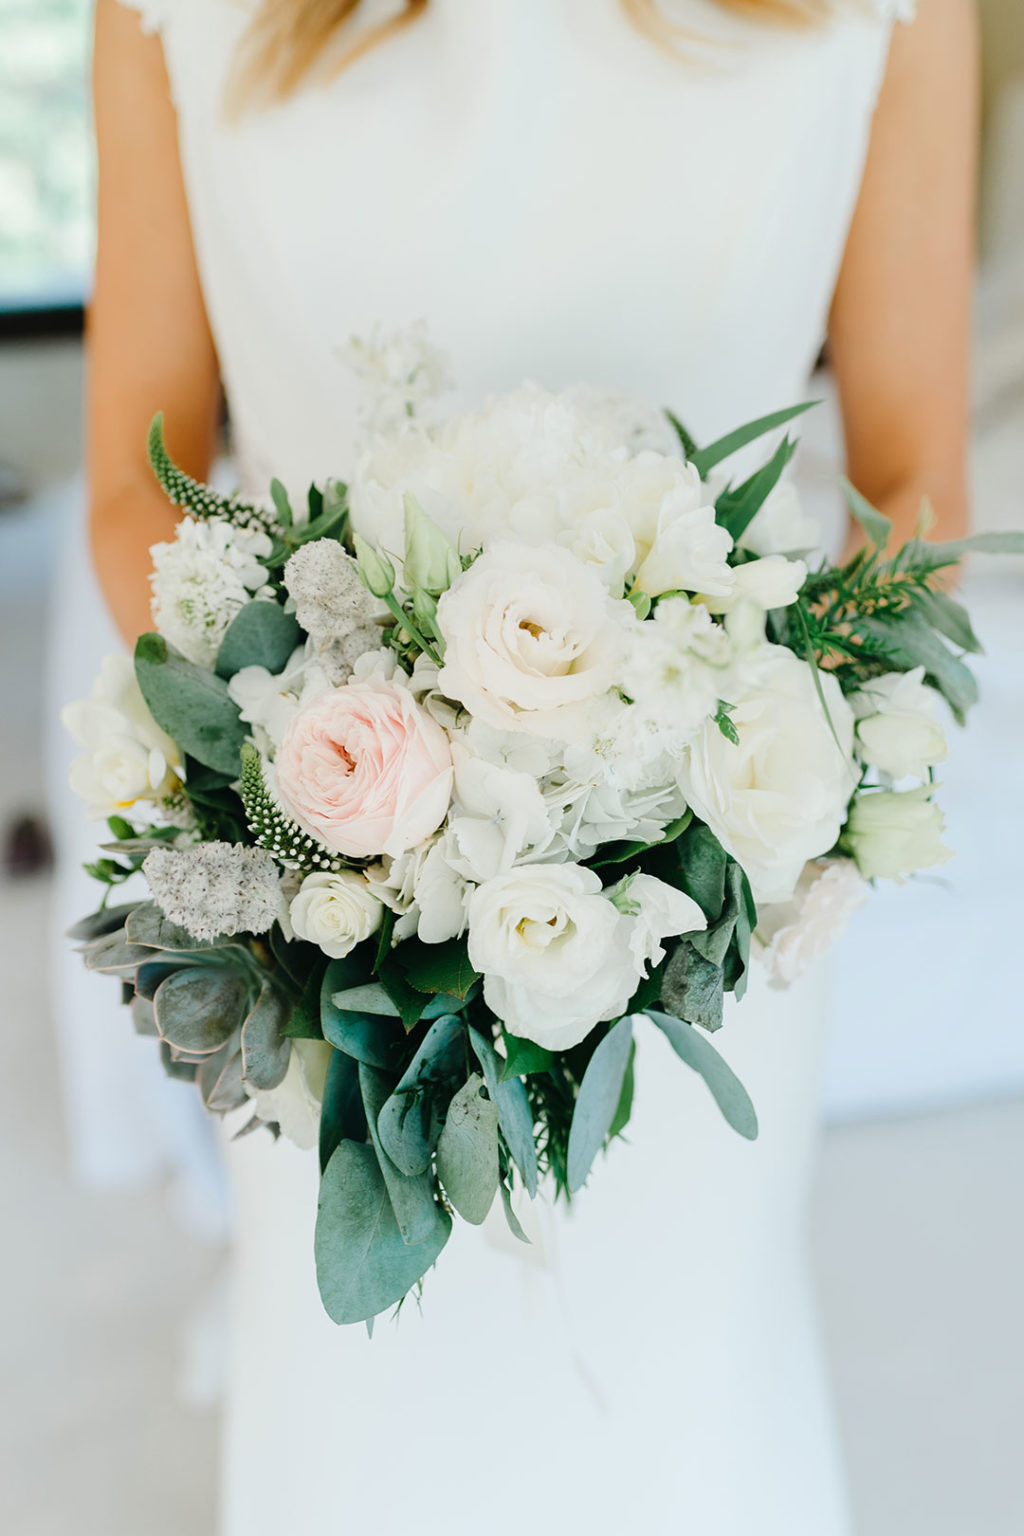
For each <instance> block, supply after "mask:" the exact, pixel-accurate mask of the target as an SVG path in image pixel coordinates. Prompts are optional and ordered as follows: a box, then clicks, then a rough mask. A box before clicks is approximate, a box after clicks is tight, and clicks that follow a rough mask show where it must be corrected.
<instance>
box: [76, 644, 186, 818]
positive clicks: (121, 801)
mask: <svg viewBox="0 0 1024 1536" xmlns="http://www.w3.org/2000/svg"><path fill="white" fill-rule="evenodd" d="M61 720H62V721H63V723H64V725H65V727H66V728H67V730H68V731H70V733H71V735H72V736H73V737H74V739H75V741H76V742H77V743H78V745H79V746H80V747H81V748H82V749H83V750H82V753H81V756H79V757H76V758H75V760H74V762H73V763H72V764H71V788H72V789H73V790H74V792H75V794H76V795H80V796H81V798H82V799H83V800H84V801H85V802H86V805H87V806H88V814H89V816H90V817H91V818H92V819H93V820H94V821H101V820H106V818H107V817H108V816H114V815H117V814H123V813H124V812H125V811H127V810H130V808H131V807H132V806H133V805H135V804H136V803H137V802H138V801H140V800H144V801H153V802H155V803H159V802H160V801H161V800H166V799H167V798H168V797H169V796H170V795H173V794H174V793H175V791H176V790H177V789H178V788H179V777H180V776H181V775H182V773H183V772H184V770H183V766H182V756H181V752H180V751H179V749H178V747H177V745H176V744H175V743H174V742H173V741H172V740H171V738H170V737H169V736H168V735H167V734H166V733H165V732H164V731H162V730H161V729H160V727H159V726H158V725H157V723H156V721H155V720H154V719H153V716H152V715H151V714H150V712H149V708H148V706H147V704H146V701H145V699H144V698H143V697H142V691H141V689H140V688H139V684H138V681H137V679H136V677H135V668H134V666H133V665H132V663H131V661H130V660H129V658H128V657H127V656H121V655H115V656H106V657H104V659H103V663H102V665H101V667H100V674H99V677H98V678H97V679H96V682H95V683H94V685H93V690H92V693H91V694H90V695H89V697H88V698H87V699H80V700H77V701H76V702H75V703H74V704H68V705H66V706H65V708H64V709H63V710H62V711H61Z"/></svg>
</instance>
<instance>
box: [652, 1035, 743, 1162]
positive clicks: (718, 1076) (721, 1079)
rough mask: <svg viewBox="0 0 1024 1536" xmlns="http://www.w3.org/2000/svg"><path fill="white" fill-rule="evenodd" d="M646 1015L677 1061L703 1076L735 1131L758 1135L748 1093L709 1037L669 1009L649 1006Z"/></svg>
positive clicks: (741, 1133)
mask: <svg viewBox="0 0 1024 1536" xmlns="http://www.w3.org/2000/svg"><path fill="white" fill-rule="evenodd" d="M647 1017H648V1018H649V1019H651V1020H653V1022H654V1023H655V1024H656V1025H657V1026H658V1028H659V1029H660V1030H661V1032H662V1034H663V1035H664V1036H665V1038H666V1039H667V1040H668V1042H669V1044H670V1045H671V1047H672V1049H673V1050H674V1051H675V1053H676V1055H677V1056H678V1057H679V1059H680V1061H685V1063H686V1065H687V1066H688V1067H692V1069H693V1070H694V1072H696V1073H697V1074H698V1075H699V1076H700V1077H702V1078H703V1079H704V1081H705V1083H706V1084H707V1086H708V1088H709V1089H710V1090H711V1094H712V1097H713V1098H714V1100H715V1103H716V1104H717V1105H718V1107H719V1109H720V1110H721V1111H722V1114H723V1115H724V1116H725V1118H726V1120H727V1121H728V1123H729V1124H730V1125H731V1126H732V1128H733V1130H734V1131H738V1132H739V1134H740V1135H741V1136H745V1137H746V1139H747V1140H748V1141H755V1140H756V1139H757V1115H756V1113H755V1112H754V1106H753V1104H752V1103H751V1101H750V1095H749V1094H748V1092H747V1090H746V1089H745V1088H744V1086H743V1084H742V1083H741V1082H740V1080H739V1078H738V1077H737V1076H736V1074H735V1072H734V1071H733V1070H732V1068H731V1067H730V1066H729V1065H728V1064H727V1063H726V1062H725V1061H723V1059H722V1057H721V1056H719V1054H718V1052H717V1051H716V1050H715V1048H714V1046H713V1045H712V1044H711V1043H710V1041H708V1040H706V1039H705V1038H704V1036H703V1035H702V1034H700V1033H698V1031H697V1030H696V1029H694V1028H693V1026H692V1025H691V1024H687V1023H686V1022H685V1021H684V1020H683V1019H677V1018H674V1017H673V1016H672V1014H668V1013H657V1012H654V1011H653V1010H649V1011H648V1013H647Z"/></svg>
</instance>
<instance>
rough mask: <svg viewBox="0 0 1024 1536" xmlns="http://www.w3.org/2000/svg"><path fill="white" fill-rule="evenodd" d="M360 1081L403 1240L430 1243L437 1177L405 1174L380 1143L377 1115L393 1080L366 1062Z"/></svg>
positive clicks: (371, 1138)
mask: <svg viewBox="0 0 1024 1536" xmlns="http://www.w3.org/2000/svg"><path fill="white" fill-rule="evenodd" d="M359 1084H360V1088H361V1090H362V1095H363V1108H364V1111H365V1113H366V1123H367V1126H368V1127H369V1131H370V1140H371V1142H372V1143H373V1150H374V1151H375V1152H376V1154H377V1163H378V1165H379V1167H380V1171H381V1173H382V1174H383V1176H384V1183H385V1185H386V1187H387V1192H388V1199H389V1200H390V1201H391V1209H392V1210H393V1211H394V1214H395V1220H396V1221H397V1223H398V1230H399V1231H400V1232H401V1234H402V1241H403V1242H404V1243H407V1244H409V1245H414V1244H416V1243H424V1242H429V1240H430V1237H431V1234H432V1233H433V1231H434V1230H435V1225H436V1222H437V1206H436V1204H435V1201H434V1177H433V1174H432V1173H431V1172H429V1171H428V1170H429V1163H428V1166H427V1169H424V1170H423V1171H422V1172H420V1173H417V1174H412V1175H410V1174H406V1173H404V1172H403V1171H402V1169H400V1168H399V1167H397V1166H396V1165H395V1163H393V1162H392V1161H391V1158H390V1157H389V1156H388V1154H387V1152H386V1151H385V1149H384V1147H383V1146H382V1144H381V1138H380V1132H379V1130H378V1117H379V1115H380V1112H381V1109H382V1108H383V1106H384V1104H385V1103H386V1101H387V1099H388V1097H389V1096H390V1093H391V1079H390V1078H388V1077H385V1076H384V1074H383V1073H381V1072H378V1071H377V1070H376V1068H374V1067H368V1066H366V1065H365V1064H364V1065H361V1066H360V1068H359Z"/></svg>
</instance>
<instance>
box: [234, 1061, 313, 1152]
mask: <svg viewBox="0 0 1024 1536" xmlns="http://www.w3.org/2000/svg"><path fill="white" fill-rule="evenodd" d="M331 1050H332V1048H331V1046H329V1045H328V1044H327V1042H326V1041H325V1040H293V1041H292V1050H291V1055H290V1057H289V1058H288V1070H287V1072H286V1073H285V1075H284V1077H283V1078H282V1079H281V1081H280V1082H279V1083H278V1085H277V1087H276V1088H253V1087H252V1086H251V1085H250V1084H248V1083H246V1082H245V1081H244V1079H243V1082H242V1086H243V1088H244V1089H245V1091H246V1093H247V1094H248V1095H249V1099H250V1102H251V1103H252V1107H253V1111H254V1112H255V1114H256V1115H258V1117H259V1118H260V1119H261V1120H262V1121H264V1122H265V1123H266V1124H270V1125H275V1124H276V1125H279V1126H280V1128H281V1134H282V1136H285V1137H287V1139H288V1140H289V1141H290V1142H293V1143H294V1145H295V1146H297V1147H301V1148H302V1150H303V1151H304V1152H308V1151H309V1150H310V1148H311V1147H315V1146H316V1144H317V1138H318V1136H319V1134H320V1110H321V1106H322V1103H323V1096H324V1084H325V1082H326V1081H327V1068H328V1066H329V1064H330V1060H331Z"/></svg>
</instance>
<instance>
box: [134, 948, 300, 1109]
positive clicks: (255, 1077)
mask: <svg viewBox="0 0 1024 1536" xmlns="http://www.w3.org/2000/svg"><path fill="white" fill-rule="evenodd" d="M158 997H159V994H158ZM290 1012H291V1006H290V1004H289V1001H288V999H287V997H286V996H285V995H284V994H283V993H282V992H280V991H279V990H278V988H277V987H276V986H275V985H274V984H273V982H272V981H271V980H270V978H269V976H268V978H267V980H266V981H264V983H263V986H262V987H261V989H260V993H259V996H258V997H257V998H256V1001H255V1003H254V1004H253V1006H252V1008H251V1010H250V1011H249V1013H248V1014H247V1015H246V1019H245V1022H244V1024H243V1025H242V1075H243V1076H244V1078H245V1081H246V1082H247V1083H249V1084H250V1085H251V1086H252V1087H253V1088H257V1089H267V1088H276V1087H277V1085H278V1083H280V1081H281V1079H282V1078H283V1077H284V1075H285V1073H286V1072H287V1070H288V1063H289V1061H290V1060H291V1054H292V1047H291V1041H290V1040H289V1039H288V1038H287V1037H286V1036H285V1033H284V1027H285V1025H286V1024H287V1022H288V1016H289V1014H290Z"/></svg>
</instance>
